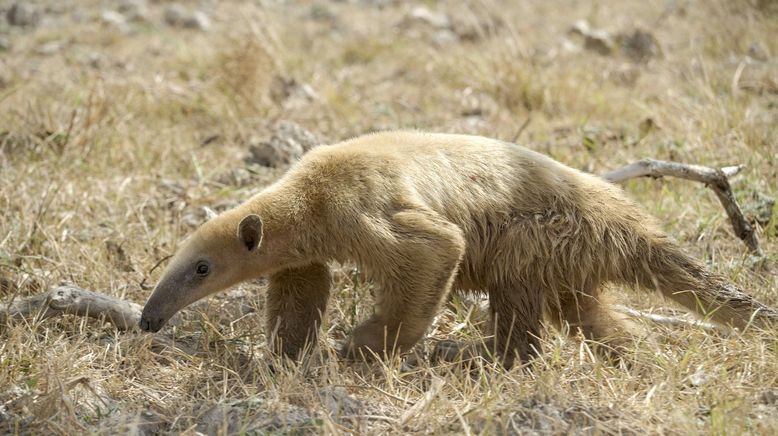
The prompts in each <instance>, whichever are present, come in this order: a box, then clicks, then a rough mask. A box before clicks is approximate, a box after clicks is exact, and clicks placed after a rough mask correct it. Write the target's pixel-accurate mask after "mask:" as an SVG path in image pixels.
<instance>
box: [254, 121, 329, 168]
mask: <svg viewBox="0 0 778 436" xmlns="http://www.w3.org/2000/svg"><path fill="white" fill-rule="evenodd" d="M320 143H321V141H319V139H318V138H316V136H315V135H314V134H312V133H311V132H309V131H307V130H305V129H304V128H303V127H301V126H300V125H298V124H296V123H293V122H290V121H282V122H280V123H278V125H277V126H276V131H275V133H273V136H272V137H271V138H270V140H269V141H262V142H259V143H257V144H253V145H251V146H250V147H249V153H250V155H249V156H248V157H247V158H246V159H244V161H245V162H246V163H247V164H258V165H262V166H266V167H281V166H286V165H289V164H291V163H293V162H295V161H297V160H298V159H300V157H301V156H302V155H303V153H305V152H306V151H308V150H310V149H311V148H313V147H315V146H317V145H319V144H320Z"/></svg>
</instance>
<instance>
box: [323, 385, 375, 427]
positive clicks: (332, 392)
mask: <svg viewBox="0 0 778 436" xmlns="http://www.w3.org/2000/svg"><path fill="white" fill-rule="evenodd" d="M319 397H320V398H321V400H322V403H323V404H324V406H325V407H326V409H327V412H328V413H329V415H330V416H331V417H333V418H336V419H337V418H354V417H356V416H359V415H361V414H362V413H363V411H364V410H365V405H364V404H363V403H362V402H361V401H359V400H358V399H356V398H354V397H352V396H351V395H349V393H348V392H347V391H346V389H345V388H342V387H332V386H327V387H325V388H322V389H319Z"/></svg>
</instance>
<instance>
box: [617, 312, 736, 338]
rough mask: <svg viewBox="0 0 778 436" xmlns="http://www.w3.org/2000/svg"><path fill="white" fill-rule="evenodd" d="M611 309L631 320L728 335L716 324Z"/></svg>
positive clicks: (725, 330) (726, 331)
mask: <svg viewBox="0 0 778 436" xmlns="http://www.w3.org/2000/svg"><path fill="white" fill-rule="evenodd" d="M613 309H615V310H616V311H617V312H621V313H623V314H625V315H628V316H630V317H632V318H639V319H645V320H647V321H651V322H655V323H657V324H662V325H667V326H671V327H699V328H701V329H703V330H705V331H706V332H709V333H713V332H716V333H729V331H728V330H727V329H725V328H723V327H719V326H717V325H716V324H713V323H710V322H705V321H701V320H698V319H684V318H678V317H673V316H665V315H659V314H656V313H648V312H642V311H640V310H635V309H632V308H630V307H627V306H621V305H615V306H613Z"/></svg>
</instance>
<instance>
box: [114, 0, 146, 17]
mask: <svg viewBox="0 0 778 436" xmlns="http://www.w3.org/2000/svg"><path fill="white" fill-rule="evenodd" d="M118 8H119V12H121V13H122V14H123V15H124V16H125V17H127V19H128V20H130V21H148V17H149V6H148V3H147V2H146V0H122V1H120V2H119V6H118Z"/></svg>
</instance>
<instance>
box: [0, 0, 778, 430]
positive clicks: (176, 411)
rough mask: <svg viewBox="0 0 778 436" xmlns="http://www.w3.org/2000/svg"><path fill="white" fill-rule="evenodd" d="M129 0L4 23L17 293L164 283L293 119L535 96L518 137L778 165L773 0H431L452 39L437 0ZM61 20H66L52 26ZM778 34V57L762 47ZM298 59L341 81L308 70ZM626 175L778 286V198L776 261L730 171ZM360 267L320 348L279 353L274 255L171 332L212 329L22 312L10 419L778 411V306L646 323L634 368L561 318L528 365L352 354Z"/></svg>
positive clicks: (11, 352) (461, 125)
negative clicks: (581, 44) (750, 252)
mask: <svg viewBox="0 0 778 436" xmlns="http://www.w3.org/2000/svg"><path fill="white" fill-rule="evenodd" d="M9 3H10V2H8V1H4V2H0V9H3V8H4V7H7V6H8V4H9ZM71 3H76V4H74V5H71ZM264 3H271V2H263V4H264ZM571 3H572V4H571ZM39 4H40V3H39ZM112 4H113V2H103V1H101V2H98V1H96V0H94V1H82V2H53V1H52V2H48V3H46V5H47V6H46V9H47V13H46V16H47V17H48V18H49V20H50V21H49V22H48V23H45V24H44V25H41V26H39V27H37V28H35V29H19V28H13V29H8V28H3V27H0V35H3V34H4V35H5V36H6V37H7V38H8V40H9V41H10V42H11V45H12V47H11V48H10V50H9V51H6V52H3V53H1V56H0V77H2V79H0V278H2V279H3V282H2V283H3V288H2V289H3V295H2V299H3V300H4V301H8V300H9V299H11V298H17V297H20V296H24V295H29V294H32V293H36V292H39V291H40V290H41V289H44V288H46V287H48V286H50V285H53V284H56V283H57V282H59V281H70V282H74V283H76V284H78V285H79V286H82V287H85V288H89V289H94V290H99V291H102V292H105V293H108V294H112V295H116V296H120V297H123V298H126V299H129V300H132V301H136V302H143V301H145V298H146V297H147V296H148V294H149V292H150V290H149V286H152V285H153V283H154V281H155V280H156V278H157V277H158V276H159V272H160V271H159V268H157V269H154V266H155V265H156V264H157V263H158V262H159V261H160V260H161V259H163V258H164V257H165V256H167V255H169V254H171V253H172V252H173V250H174V248H175V246H176V244H177V241H179V240H180V239H181V238H182V237H183V236H184V235H185V234H186V233H187V232H189V231H190V230H191V229H192V225H193V224H196V223H197V221H198V220H199V219H201V217H202V212H201V207H202V206H205V205H208V206H211V207H216V208H225V207H228V206H229V205H231V204H235V202H238V201H240V200H242V199H245V198H247V197H248V196H249V195H250V194H251V193H252V192H255V191H256V190H258V189H261V188H262V186H264V185H266V184H267V183H269V182H270V181H272V180H273V179H274V178H276V177H278V175H279V172H278V171H268V172H266V173H263V174H259V175H257V176H256V177H255V178H254V179H253V180H252V181H251V182H250V183H248V184H238V183H231V182H228V183H224V180H225V178H224V174H225V173H228V172H229V171H230V170H232V169H235V168H238V167H241V166H242V165H243V163H242V160H241V158H242V156H243V155H244V154H245V153H246V147H247V141H249V140H250V138H251V137H252V135H256V136H258V137H263V136H266V135H268V134H269V132H270V128H271V126H272V125H273V123H274V121H275V120H278V119H288V120H293V121H296V122H298V123H300V124H301V125H304V126H306V127H307V128H309V129H310V130H312V131H314V132H316V133H317V134H319V135H321V136H323V137H325V138H329V139H332V140H335V139H341V138H345V137H348V136H351V135H356V134H359V133H363V132H366V131H369V130H374V129H384V128H399V127H404V128H410V127H418V128H423V129H429V130H438V131H453V132H468V133H477V134H484V135H488V136H492V137H498V138H502V139H507V140H512V139H514V137H515V136H516V135H517V132H519V130H520V127H521V126H522V125H523V124H524V123H525V120H527V118H531V121H530V123H529V124H527V125H526V129H525V130H524V131H523V132H520V137H519V138H518V141H519V142H522V143H524V144H527V145H528V146H530V147H532V148H534V149H537V150H540V151H543V152H545V153H548V154H550V155H552V156H553V157H555V158H557V159H559V160H561V161H563V162H565V163H568V164H570V165H572V166H575V167H578V168H583V169H586V170H589V171H593V172H604V171H605V170H607V169H609V168H615V167H617V166H620V165H622V164H625V163H628V162H630V161H632V160H635V159H638V158H641V157H654V158H658V159H676V160H683V161H688V162H696V163H701V164H706V165H713V166H716V165H727V164H734V163H744V164H747V165H748V169H747V171H746V173H745V175H743V176H740V178H739V181H738V183H737V184H736V185H735V188H736V189H737V191H738V195H739V197H740V199H741V201H742V202H743V204H744V206H745V208H746V209H747V210H748V209H749V208H751V210H753V209H754V208H755V207H756V206H758V204H757V200H755V197H754V196H753V193H754V192H761V193H764V194H767V195H772V196H775V195H776V194H777V193H778V192H776V186H778V169H777V168H776V164H778V112H776V111H778V106H776V93H778V76H776V68H778V64H777V63H776V62H778V57H776V56H778V39H776V38H775V35H777V34H778V13H776V11H775V8H774V7H773V5H772V4H771V3H770V2H769V1H761V2H760V1H746V0H739V1H734V2H731V1H726V0H713V1H703V0H693V1H688V2H670V3H667V5H675V6H674V7H673V8H672V9H665V8H666V7H670V6H667V5H666V4H665V2H661V1H660V2H638V1H630V2H619V1H610V0H608V1H597V2H564V1H550V2H546V1H528V2H509V1H505V2H498V1H496V0H495V1H492V0H485V1H473V2H468V3H467V4H466V5H463V4H462V3H460V2H454V1H442V2H439V3H436V4H434V5H432V7H433V9H437V10H440V11H444V12H447V13H449V14H451V15H452V16H453V17H454V18H455V22H456V26H455V27H456V28H458V29H460V32H461V33H462V35H464V36H465V37H463V38H461V40H460V41H459V42H454V43H451V44H448V45H443V46H442V47H441V46H437V45H436V43H435V42H434V40H435V32H436V31H435V30H434V29H432V28H430V26H428V25H425V24H423V23H413V22H410V23H409V22H407V20H404V18H403V17H404V16H405V13H406V12H407V11H408V10H409V9H410V7H411V5H409V4H404V3H396V2H392V1H387V2H368V1H365V2H329V1H319V2H317V3H316V4H315V5H313V6H312V5H310V4H308V3H307V2H302V1H291V2H285V3H284V5H283V6H282V5H275V3H273V4H267V5H264V6H262V7H259V6H257V5H256V4H255V2H240V1H228V2H218V3H217V2H205V3H202V4H204V5H206V6H204V8H205V10H206V11H208V13H209V14H210V15H211V18H212V19H213V21H214V26H213V29H212V30H211V31H210V32H198V31H192V30H184V29H176V28H172V27H168V26H166V25H164V24H162V20H161V18H160V16H161V11H162V9H163V8H164V6H165V3H162V2H159V3H158V2H154V3H152V4H151V5H150V10H151V16H150V19H149V20H148V21H146V22H140V23H132V24H131V25H130V28H131V29H132V31H131V33H129V34H123V33H121V32H119V31H117V30H116V29H114V28H112V27H110V26H108V25H105V24H101V23H100V20H99V18H98V16H99V11H100V8H101V7H106V5H107V6H108V7H111V5H112ZM186 4H187V5H188V6H195V3H194V2H193V3H186ZM197 4H201V3H197ZM375 4H382V5H384V6H382V7H377V6H375ZM578 19H587V20H588V21H589V22H590V23H592V25H593V26H595V27H602V28H605V29H607V30H610V31H613V32H620V31H631V30H633V29H635V28H645V29H647V30H649V31H651V32H652V33H653V34H654V36H655V37H656V38H657V40H658V41H659V44H660V46H661V48H662V54H661V56H659V57H657V58H654V59H652V60H650V61H649V62H648V63H645V64H641V63H635V62H632V61H630V60H629V59H627V58H626V57H624V56H622V55H619V54H614V55H611V56H601V55H598V54H594V53H593V52H591V51H585V50H584V51H578V52H567V51H565V50H564V49H562V46H563V44H561V40H562V38H569V39H571V40H574V37H573V36H571V35H568V33H567V31H568V29H569V27H570V26H571V25H572V23H573V22H575V21H576V20H578ZM461 29H465V30H464V31H463V30H461ZM52 42H54V44H55V45H56V44H57V43H61V44H62V47H61V48H60V49H59V50H56V51H55V52H54V53H49V54H41V53H40V50H39V49H40V47H41V46H43V45H46V44H47V43H48V44H51V43H52ZM574 42H575V41H574ZM439 43H440V42H439ZM443 43H445V42H443ZM753 44H758V45H760V46H761V48H762V49H763V50H764V51H766V52H767V54H768V57H769V59H768V60H766V61H755V60H751V59H750V58H748V57H747V54H748V52H749V48H750V47H751V46H752V45H753ZM771 55H772V56H771ZM739 70H740V71H741V72H740V73H737V72H738V71H739ZM738 76H739V80H738V79H735V78H736V77H738ZM279 78H286V79H289V78H294V79H296V80H297V82H298V83H307V84H309V85H310V86H311V87H312V89H313V90H315V91H316V97H315V98H299V96H292V97H288V98H287V96H286V95H285V94H284V92H282V91H283V89H282V90H281V91H279V89H278V86H279V83H280V79H279ZM647 119H651V120H652V121H651V123H650V124H652V125H654V126H656V127H654V128H650V129H648V128H645V126H648V125H649V124H646V122H645V120H647ZM641 123H642V125H643V126H644V128H641ZM206 138H209V140H208V141H205V139H206ZM206 142H207V144H206V145H203V144H204V143H206ZM626 189H627V191H628V192H629V193H630V195H632V196H633V197H635V198H636V199H637V200H639V201H640V202H641V203H642V204H643V205H645V207H646V208H647V209H648V210H649V211H651V212H652V213H653V214H655V215H657V216H658V217H660V218H662V220H663V221H664V222H665V223H666V225H665V227H666V230H667V231H668V232H669V233H671V234H672V235H674V236H675V237H676V238H677V239H678V240H679V241H680V242H681V243H682V244H683V245H684V246H685V247H687V249H688V250H689V251H690V252H692V253H694V254H695V255H697V256H699V257H700V258H704V259H705V260H706V261H708V262H709V264H710V266H711V268H713V269H715V270H716V271H718V272H720V273H723V274H725V275H727V276H728V277H730V278H731V279H732V280H733V281H735V282H736V283H738V284H740V285H742V286H743V287H745V288H747V289H750V291H751V293H752V294H753V295H755V296H757V297H758V298H760V299H761V300H763V301H765V302H767V303H771V304H773V305H778V296H777V295H778V276H776V273H775V268H774V265H775V261H776V260H777V257H778V239H777V238H776V218H775V216H776V215H778V214H773V218H772V221H770V222H769V223H767V224H766V225H765V226H764V228H763V229H762V231H761V233H760V237H761V242H762V245H763V249H764V251H765V253H766V263H767V265H768V266H770V265H772V266H773V268H772V269H761V268H752V267H751V266H750V265H751V263H750V261H749V259H748V256H747V255H746V254H745V249H744V247H743V246H742V244H741V243H740V241H739V240H737V238H735V237H734V236H733V235H732V233H731V231H730V228H729V225H728V223H727V222H726V217H725V215H724V214H723V211H722V210H721V209H720V206H719V205H718V204H717V202H716V201H715V198H714V197H713V195H712V194H711V193H710V192H709V191H708V190H706V189H705V188H704V187H702V186H697V185H694V184H691V183H688V182H682V181H669V180H668V181H652V180H642V181H634V182H631V183H629V184H628V185H627V187H626ZM773 212H775V211H773ZM336 275H337V286H336V288H335V292H334V299H333V304H332V306H331V307H332V309H331V311H330V314H329V322H328V325H327V328H328V337H327V338H326V339H323V340H322V343H321V344H320V348H319V350H320V351H319V353H317V354H316V356H314V358H312V359H310V361H307V362H305V363H304V364H301V365H297V366H289V365H285V364H284V363H283V362H278V361H276V360H275V359H273V358H272V357H269V356H268V355H267V353H266V346H265V335H264V331H263V328H262V327H261V307H262V299H261V288H262V285H261V284H260V283H250V284H245V285H243V286H242V287H240V288H239V289H238V290H236V291H232V292H230V293H227V294H223V295H221V296H218V297H214V298H212V299H210V300H208V301H206V302H203V303H200V304H197V305H196V306H195V307H193V308H191V310H189V311H188V313H187V321H186V322H185V323H184V324H183V325H182V326H180V327H178V328H177V329H176V330H175V331H172V332H170V333H171V334H172V335H174V336H175V337H176V338H177V340H178V341H180V342H182V343H184V344H185V345H187V347H189V348H190V349H191V350H193V353H192V354H188V353H184V352H181V351H172V350H157V349H153V348H152V347H151V341H150V337H149V335H144V334H138V333H124V334H121V333H118V332H117V331H115V330H114V329H113V328H112V327H111V326H108V325H104V324H101V323H99V322H97V321H93V320H86V319H82V318H73V317H66V318H60V319H54V320H47V321H43V322H37V323H32V324H17V325H9V326H7V327H4V328H2V331H1V332H0V432H10V433H17V432H18V433H82V432H90V433H115V432H123V431H129V430H130V429H132V428H135V429H136V430H139V431H141V432H167V431H172V432H185V433H194V432H196V431H200V432H205V433H225V432H235V431H246V430H255V431H259V432H304V431H316V432H326V433H339V432H358V433H378V432H395V431H408V432H432V433H467V434H474V433H495V432H500V433H526V432H529V431H537V432H539V433H543V434H547V433H567V432H572V433H620V432H624V433H645V432H649V433H715V434H724V433H731V434H739V433H743V432H748V433H754V434H775V433H776V432H778V409H777V407H778V399H777V397H778V348H777V347H776V345H778V344H777V342H776V335H775V332H750V333H748V334H745V335H742V336H736V337H730V338H722V337H714V336H711V335H709V334H706V333H704V332H703V331H701V330H697V329H676V328H673V329H668V328H663V327H659V326H656V325H648V326H647V328H649V329H651V330H653V331H655V333H656V338H655V340H654V341H653V342H650V341H645V342H638V343H636V344H635V346H634V350H633V356H631V359H630V360H631V361H632V365H631V366H630V367H629V368H622V367H614V366H612V365H608V364H604V363H602V362H599V361H597V360H596V359H594V358H593V357H592V355H591V353H590V352H589V348H588V346H587V345H586V344H582V343H580V342H576V341H574V340H569V339H564V338H563V336H562V335H560V334H559V333H557V332H554V331H549V332H547V334H546V336H545V338H544V353H543V354H542V357H541V358H539V359H537V360H536V361H535V362H533V363H532V364H531V366H529V367H528V368H524V369H521V368H517V369H514V370H511V371H505V370H502V369H500V368H491V367H487V368H483V370H482V371H480V372H476V373H472V374H470V373H465V372H463V371H462V370H460V369H457V368H455V367H449V366H446V365H431V364H428V363H423V364H421V365H420V366H419V367H416V368H413V369H408V368H403V366H402V364H401V362H400V361H399V360H395V361H391V362H384V363H376V364H354V363H348V362H343V361H341V360H339V359H337V358H336V357H334V356H333V355H332V349H333V345H334V344H333V342H334V341H337V340H340V339H342V338H344V337H345V335H346V334H348V332H349V331H350V329H351V328H352V326H353V325H354V324H355V323H356V322H357V320H359V319H362V318H364V317H365V316H366V314H368V313H370V311H371V310H372V308H371V306H370V298H369V297H370V293H371V289H370V285H369V284H366V283H362V282H360V281H359V280H358V274H354V273H353V271H352V266H349V265H346V266H344V267H342V268H339V269H338V270H337V272H336ZM618 294H619V295H622V294H621V293H618ZM619 299H620V300H621V301H622V302H624V303H626V304H628V305H630V306H632V307H640V308H644V309H650V308H652V307H659V306H664V305H665V304H666V303H665V302H663V301H661V300H659V299H656V298H654V297H652V296H647V295H635V294H632V293H630V294H624V295H623V296H622V297H619ZM467 313H468V306H467V305H466V304H463V303H461V302H460V301H459V300H457V299H455V300H454V303H452V304H451V305H449V307H448V308H447V309H446V311H445V312H444V313H443V314H442V315H441V317H440V319H439V322H438V323H437V326H436V328H435V330H434V331H433V332H431V334H430V336H431V338H436V339H442V338H447V339H452V338H465V337H470V336H474V335H477V329H474V328H472V326H471V325H469V324H472V323H471V321H470V319H469V318H468V315H467ZM430 341H431V340H430ZM430 341H428V342H430ZM223 415H228V416H227V418H228V419H222V418H220V417H222V416H223ZM198 425H199V426H198Z"/></svg>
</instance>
